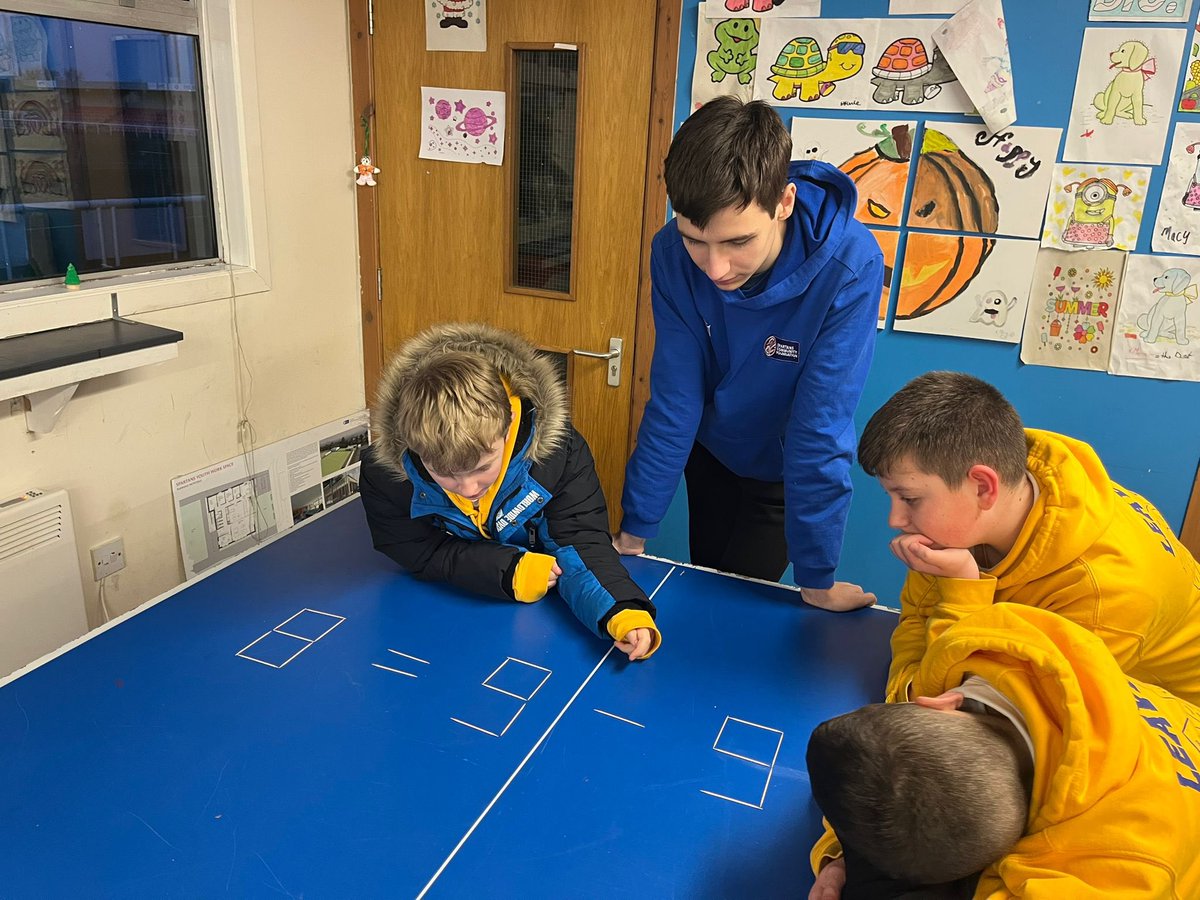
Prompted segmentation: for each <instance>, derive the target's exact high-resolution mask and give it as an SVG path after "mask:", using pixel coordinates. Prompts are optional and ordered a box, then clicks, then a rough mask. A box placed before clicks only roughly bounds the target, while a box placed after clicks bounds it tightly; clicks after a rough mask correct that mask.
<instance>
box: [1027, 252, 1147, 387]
mask: <svg viewBox="0 0 1200 900" xmlns="http://www.w3.org/2000/svg"><path fill="white" fill-rule="evenodd" d="M1125 259H1126V254H1124V253H1116V252H1113V251H1111V250H1085V251H1082V252H1080V253H1066V252H1064V251H1062V250H1057V249H1052V248H1045V247H1044V248H1042V250H1041V251H1039V252H1038V255H1037V261H1036V263H1035V265H1034V270H1033V281H1032V284H1031V285H1030V288H1029V308H1028V310H1027V312H1026V316H1025V333H1024V336H1023V337H1022V338H1021V362H1024V363H1028V364H1030V365H1035V366H1056V367H1058V368H1062V369H1091V370H1094V371H1099V372H1103V371H1105V370H1106V369H1107V368H1108V358H1109V354H1110V352H1111V350H1112V341H1113V330H1114V327H1115V324H1116V322H1117V300H1118V298H1119V297H1120V295H1121V282H1122V276H1123V274H1124V271H1125Z"/></svg>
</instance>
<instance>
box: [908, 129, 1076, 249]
mask: <svg viewBox="0 0 1200 900" xmlns="http://www.w3.org/2000/svg"><path fill="white" fill-rule="evenodd" d="M1061 138H1062V130H1061V129H1059V128H1026V127H1014V128H1008V129H1005V130H1004V131H1002V132H1000V133H999V134H990V133H989V132H988V131H987V129H986V128H981V127H980V126H978V125H967V124H963V123H955V122H936V123H932V124H931V125H927V126H926V128H925V132H924V134H923V136H922V141H921V152H920V155H919V156H918V157H917V181H916V186H915V187H914V189H913V201H912V205H911V206H910V207H909V212H908V224H909V225H910V226H915V227H918V228H933V229H937V230H939V231H975V232H980V233H984V234H1005V235H1013V236H1016V237H1037V236H1038V235H1040V234H1041V230H1042V216H1043V214H1044V213H1045V210H1046V195H1047V193H1048V192H1049V190H1050V180H1051V178H1052V177H1053V174H1054V166H1053V160H1054V158H1055V157H1056V156H1057V154H1058V145H1059V141H1060V140H1061Z"/></svg>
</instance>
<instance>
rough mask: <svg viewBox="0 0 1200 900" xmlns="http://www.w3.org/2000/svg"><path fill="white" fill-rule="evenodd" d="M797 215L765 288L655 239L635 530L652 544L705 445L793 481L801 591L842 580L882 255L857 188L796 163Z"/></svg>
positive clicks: (634, 466) (791, 544) (758, 471)
mask: <svg viewBox="0 0 1200 900" xmlns="http://www.w3.org/2000/svg"><path fill="white" fill-rule="evenodd" d="M788 177H789V180H790V181H791V182H792V183H793V184H795V185H796V204H795V208H794V211H793V213H792V215H791V217H790V218H789V219H788V220H787V228H786V230H785V233H784V238H783V247H782V248H781V249H780V252H779V257H778V258H777V259H776V260H775V263H774V265H773V266H772V267H771V269H770V271H769V273H768V277H767V282H766V285H765V286H764V287H763V289H762V290H761V291H760V292H759V293H757V294H755V295H754V296H752V297H747V296H746V295H745V294H743V292H742V291H741V290H740V289H738V290H733V291H722V290H720V289H719V288H717V286H716V285H715V284H713V282H712V281H711V280H710V279H709V278H708V276H707V275H705V274H704V272H703V271H702V270H701V269H700V268H699V267H698V266H697V265H696V264H695V263H693V262H692V260H691V257H689V256H688V253H687V249H686V248H685V247H684V245H683V241H682V239H681V238H680V236H679V230H678V228H677V226H676V223H675V220H671V221H670V222H668V223H667V224H666V225H665V226H663V227H662V228H661V229H660V230H659V232H658V234H656V235H655V236H654V243H653V245H652V249H651V259H650V269H651V280H652V283H653V301H652V302H653V309H654V328H655V339H654V341H655V343H654V360H653V362H652V364H651V371H650V401H649V403H648V404H647V405H646V410H645V414H644V416H643V418H642V424H641V427H640V429H639V431H638V443H637V448H636V449H635V450H634V452H633V456H632V457H631V458H630V460H629V465H628V467H627V469H626V471H625V492H624V495H623V496H622V500H621V502H622V504H623V506H624V509H625V517H624V520H623V522H622V525H621V529H622V530H623V531H627V532H629V533H630V534H633V535H637V536H638V537H647V538H648V537H653V536H654V535H655V534H656V533H657V532H658V524H659V522H660V521H662V518H663V516H664V515H665V514H666V511H667V507H668V505H669V504H670V502H671V499H672V498H673V497H674V495H675V489H676V487H677V485H678V484H679V477H680V475H681V474H682V473H683V467H684V464H685V463H686V462H687V458H688V455H689V453H690V452H691V449H692V443H693V442H694V441H699V442H700V444H702V445H703V446H704V447H705V448H707V449H708V450H709V451H710V452H711V453H712V454H713V456H715V457H716V458H717V459H719V460H720V461H721V462H722V463H723V464H724V465H725V466H726V467H727V468H729V469H730V470H731V471H733V472H734V473H736V474H738V475H741V476H743V477H747V478H755V479H758V480H760V481H784V482H786V488H785V503H786V508H787V516H786V525H785V530H786V535H787V542H788V548H789V557H790V559H791V561H792V564H793V566H794V575H795V579H796V583H797V584H799V585H802V586H804V587H811V588H826V587H829V586H830V585H831V584H832V583H833V574H834V570H835V569H836V568H837V564H838V558H839V556H840V555H841V551H842V537H843V533H844V531H845V526H846V515H847V513H848V512H849V508H850V494H851V485H850V466H851V464H852V462H853V459H854V448H855V445H856V440H857V439H856V435H855V431H854V411H855V407H857V405H858V400H859V397H860V396H861V395H862V389H863V384H864V382H865V381H866V378H867V371H868V370H869V369H870V366H871V356H872V354H873V352H874V349H875V329H876V324H877V320H878V313H879V295H880V291H881V289H882V285H883V255H882V254H881V253H880V251H879V245H878V244H877V243H876V241H875V238H874V237H872V235H871V233H870V232H869V231H867V229H866V228H865V227H864V226H863V225H862V224H860V223H859V222H858V221H856V220H855V219H854V209H855V205H856V192H855V187H854V183H853V182H852V181H851V180H850V179H849V178H848V177H847V176H846V175H844V174H843V173H842V172H841V171H839V170H838V169H836V168H834V167H833V166H831V165H829V164H828V163H823V162H818V161H815V160H806V161H802V162H793V163H792V165H791V167H790V168H789V170H788Z"/></svg>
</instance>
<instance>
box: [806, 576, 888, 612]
mask: <svg viewBox="0 0 1200 900" xmlns="http://www.w3.org/2000/svg"><path fill="white" fill-rule="evenodd" d="M800 596H801V598H802V599H803V600H804V602H805V603H807V604H808V605H809V606H816V607H818V608H820V609H828V610H830V611H832V612H849V611H850V610H852V609H860V608H861V607H864V606H871V605H872V604H874V603H875V595H874V594H872V593H869V592H867V591H864V590H863V589H862V586H861V585H857V584H850V583H849V582H846V581H835V582H834V583H833V587H827V588H808V587H802V588H800Z"/></svg>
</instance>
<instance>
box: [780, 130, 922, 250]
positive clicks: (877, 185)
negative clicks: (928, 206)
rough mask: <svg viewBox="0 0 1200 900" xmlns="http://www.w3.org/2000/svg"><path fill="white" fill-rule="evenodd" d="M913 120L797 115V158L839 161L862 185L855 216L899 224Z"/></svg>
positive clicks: (794, 136)
mask: <svg viewBox="0 0 1200 900" xmlns="http://www.w3.org/2000/svg"><path fill="white" fill-rule="evenodd" d="M916 129H917V123H916V120H914V119H908V120H899V121H897V120H894V119H871V120H863V119H828V118H815V117H810V116H793V117H792V158H793V159H819V160H822V161H824V162H827V163H830V164H831V165H834V166H837V167H838V168H839V169H841V170H842V171H843V172H845V173H846V174H847V175H849V176H850V178H851V179H852V180H853V181H854V183H855V184H856V185H857V186H858V207H857V208H856V209H855V212H854V217H855V218H856V219H858V221H860V222H862V223H864V224H866V225H890V226H896V227H898V226H899V225H900V224H901V222H902V221H903V220H902V218H901V212H902V207H903V206H904V192H905V189H906V188H907V187H908V173H909V169H910V168H911V164H912V144H913V136H914V135H915V134H916Z"/></svg>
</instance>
